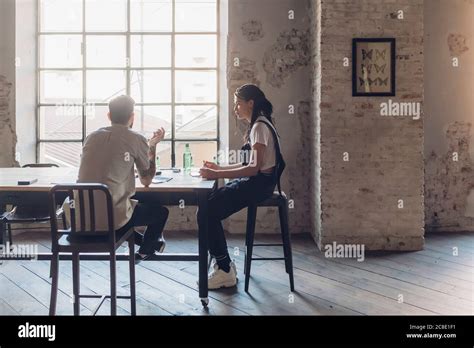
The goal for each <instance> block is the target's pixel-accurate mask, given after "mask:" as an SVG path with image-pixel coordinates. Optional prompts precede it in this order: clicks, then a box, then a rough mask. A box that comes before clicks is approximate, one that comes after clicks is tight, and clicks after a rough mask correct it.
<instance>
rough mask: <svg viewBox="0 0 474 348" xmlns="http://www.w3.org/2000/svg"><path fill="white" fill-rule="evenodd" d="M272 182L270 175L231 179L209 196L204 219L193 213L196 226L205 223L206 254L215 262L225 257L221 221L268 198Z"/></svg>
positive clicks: (225, 249) (226, 253)
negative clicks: (206, 236)
mask: <svg viewBox="0 0 474 348" xmlns="http://www.w3.org/2000/svg"><path fill="white" fill-rule="evenodd" d="M275 185H276V180H275V176H274V175H273V174H272V173H269V174H264V173H258V174H257V175H256V176H252V177H249V178H241V179H235V180H232V181H230V182H228V183H227V184H226V185H225V186H223V187H220V188H217V189H215V190H214V191H213V192H212V193H211V194H210V195H209V203H208V204H209V205H208V215H207V216H203V215H202V214H200V213H199V211H198V213H197V220H198V224H201V223H202V222H203V219H206V218H207V219H208V236H209V253H210V254H211V256H213V257H214V258H215V259H216V260H219V259H221V258H222V257H224V256H226V255H228V252H227V242H226V239H225V236H224V229H223V228H222V222H221V220H224V219H225V218H227V217H229V216H231V215H232V214H234V213H236V212H238V211H240V210H242V209H243V208H246V207H248V206H249V203H250V202H257V203H258V202H261V201H264V200H265V199H267V198H269V197H271V196H272V194H273V191H274V189H275Z"/></svg>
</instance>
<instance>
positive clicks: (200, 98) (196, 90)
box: [176, 71, 217, 103]
mask: <svg viewBox="0 0 474 348" xmlns="http://www.w3.org/2000/svg"><path fill="white" fill-rule="evenodd" d="M216 90H217V73H216V71H176V102H177V103H217V91H216Z"/></svg>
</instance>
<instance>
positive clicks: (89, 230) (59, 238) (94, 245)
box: [49, 184, 136, 315]
mask: <svg viewBox="0 0 474 348" xmlns="http://www.w3.org/2000/svg"><path fill="white" fill-rule="evenodd" d="M63 192H67V193H68V196H69V199H70V200H73V201H74V204H72V206H70V210H71V214H70V216H71V218H70V220H71V223H70V228H69V229H67V230H66V229H64V230H58V222H57V218H56V216H55V214H54V209H55V207H56V198H55V197H56V194H57V193H63ZM85 193H86V194H87V196H88V198H87V199H84V196H85ZM94 195H95V196H96V198H97V196H99V195H103V196H105V202H106V206H107V221H108V230H106V231H102V230H101V231H96V228H95V227H96V219H95V215H96V211H95V208H94ZM49 198H50V211H51V213H52V214H51V215H50V216H51V237H52V252H53V255H52V258H51V277H52V282H51V302H50V307H49V315H55V314H56V300H57V295H58V277H59V253H68V254H72V281H73V296H74V315H79V309H80V302H79V300H80V298H100V299H101V300H100V303H99V304H98V305H97V307H96V308H95V310H94V312H93V315H95V314H96V313H97V311H98V310H99V308H100V306H101V305H102V304H103V303H104V301H105V299H107V298H110V301H111V315H117V299H130V301H131V314H132V315H136V291H135V251H134V247H135V240H134V231H133V229H130V230H129V231H127V232H125V233H124V234H122V235H116V232H115V228H114V214H113V206H112V196H111V195H110V192H109V189H108V188H107V186H105V185H101V184H74V185H56V186H55V187H53V188H52V189H51V190H50V192H49ZM86 202H87V203H88V208H89V216H88V217H87V219H86V216H85V211H86V207H85V206H86ZM78 206H79V213H80V215H79V216H80V225H78V223H77V221H76V209H77V208H78ZM86 220H87V221H88V222H89V224H88V225H86ZM126 241H128V248H129V267H130V296H117V265H116V262H117V260H116V251H117V249H118V248H119V247H120V246H121V245H122V244H123V243H124V242H126ZM87 253H89V254H90V253H109V255H110V295H80V294H79V289H80V285H79V284H80V279H79V259H80V254H87Z"/></svg>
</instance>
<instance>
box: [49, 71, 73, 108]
mask: <svg viewBox="0 0 474 348" xmlns="http://www.w3.org/2000/svg"><path fill="white" fill-rule="evenodd" d="M40 91H41V96H40V101H41V103H47V104H58V103H82V72H81V71H41V73H40Z"/></svg>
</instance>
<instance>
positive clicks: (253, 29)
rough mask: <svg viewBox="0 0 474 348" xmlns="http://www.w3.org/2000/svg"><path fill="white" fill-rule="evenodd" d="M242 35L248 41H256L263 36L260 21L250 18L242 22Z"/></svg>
mask: <svg viewBox="0 0 474 348" xmlns="http://www.w3.org/2000/svg"><path fill="white" fill-rule="evenodd" d="M242 35H243V36H244V37H246V38H247V40H249V41H258V40H260V39H261V38H263V37H264V36H265V33H264V32H263V25H262V22H261V21H258V20H251V21H248V22H246V23H244V24H242Z"/></svg>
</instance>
